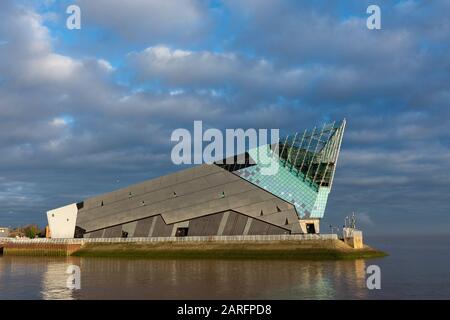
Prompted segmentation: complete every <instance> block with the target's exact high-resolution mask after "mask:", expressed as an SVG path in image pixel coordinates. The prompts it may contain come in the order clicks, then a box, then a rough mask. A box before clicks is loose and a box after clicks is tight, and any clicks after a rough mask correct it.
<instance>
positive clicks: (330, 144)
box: [230, 120, 346, 219]
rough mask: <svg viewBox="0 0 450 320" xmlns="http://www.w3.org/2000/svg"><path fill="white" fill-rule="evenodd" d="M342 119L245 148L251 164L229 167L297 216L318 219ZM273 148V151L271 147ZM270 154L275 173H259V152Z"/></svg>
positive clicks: (333, 166)
mask: <svg viewBox="0 0 450 320" xmlns="http://www.w3.org/2000/svg"><path fill="white" fill-rule="evenodd" d="M345 124H346V123H345V120H343V121H342V122H341V123H339V124H336V123H332V124H325V125H324V126H323V127H321V128H319V129H318V128H314V129H313V130H310V131H308V130H305V131H303V132H302V133H294V134H292V135H289V136H287V137H285V138H284V139H281V141H280V143H279V145H278V146H274V145H272V146H269V145H265V146H260V147H257V148H254V149H251V150H249V151H248V154H249V155H250V157H251V158H252V159H253V161H254V163H256V164H255V165H252V166H246V167H244V168H236V169H237V170H234V171H232V170H230V171H232V172H233V173H234V174H236V175H238V176H240V177H241V178H243V179H245V180H247V181H249V182H251V183H253V184H255V185H257V186H259V187H260V188H263V189H265V190H267V191H269V192H270V193H272V194H274V195H276V196H277V197H279V198H281V199H283V200H285V201H287V202H289V203H291V204H293V205H294V207H295V208H296V211H297V214H298V217H299V218H300V219H309V218H322V217H323V216H324V212H325V208H326V203H327V199H328V194H329V192H330V190H331V185H332V182H333V177H334V172H335V169H336V162H337V159H338V156H339V150H340V146H341V142H342V137H343V134H344V130H345ZM272 149H273V150H272ZM262 152H266V153H270V154H272V155H273V156H274V157H275V158H276V161H278V172H277V173H276V174H273V175H267V174H264V173H263V172H262V168H263V167H264V165H263V164H261V163H259V161H257V159H259V154H260V153H262Z"/></svg>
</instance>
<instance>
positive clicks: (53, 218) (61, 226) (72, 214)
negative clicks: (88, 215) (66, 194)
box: [47, 203, 78, 239]
mask: <svg viewBox="0 0 450 320" xmlns="http://www.w3.org/2000/svg"><path fill="white" fill-rule="evenodd" d="M77 213H78V208H77V205H76V204H75V203H74V204H69V205H68V206H65V207H61V208H58V209H54V210H50V211H48V212H47V220H48V225H49V227H50V233H51V237H52V238H56V239H58V238H73V237H74V233H75V225H76V221H77Z"/></svg>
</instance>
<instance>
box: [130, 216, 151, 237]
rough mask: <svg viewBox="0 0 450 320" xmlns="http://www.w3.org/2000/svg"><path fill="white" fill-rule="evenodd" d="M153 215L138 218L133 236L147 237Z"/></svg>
mask: <svg viewBox="0 0 450 320" xmlns="http://www.w3.org/2000/svg"><path fill="white" fill-rule="evenodd" d="M153 219H155V217H150V218H146V219H142V220H139V221H138V222H137V224H136V229H135V230H134V235H133V237H147V236H148V233H149V232H150V227H151V226H152V222H153Z"/></svg>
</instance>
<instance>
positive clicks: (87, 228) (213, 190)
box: [47, 120, 346, 238]
mask: <svg viewBox="0 0 450 320" xmlns="http://www.w3.org/2000/svg"><path fill="white" fill-rule="evenodd" d="M345 124H346V123H345V120H343V121H341V122H339V123H336V122H335V123H331V124H326V125H323V126H320V127H316V128H314V129H312V130H304V131H301V132H297V133H294V134H292V135H288V136H287V137H284V138H282V139H280V143H279V144H276V145H275V144H273V145H271V144H268V145H264V146H258V147H256V148H254V149H250V150H248V151H247V152H246V153H245V154H243V155H240V156H241V157H238V156H235V157H231V158H229V159H226V160H225V161H221V162H220V163H213V164H203V165H199V166H196V167H192V168H190V169H186V170H182V171H178V172H175V173H172V174H169V175H166V176H162V177H159V178H156V179H152V180H149V181H145V182H142V183H139V184H136V185H132V186H129V187H127V188H124V189H120V190H117V191H112V192H110V193H106V194H102V195H98V196H95V197H92V198H89V199H86V200H84V201H81V202H79V203H74V204H70V205H67V206H64V207H61V208H57V209H53V210H50V211H48V212H47V219H48V224H49V227H50V233H51V237H52V238H117V237H122V238H130V237H184V236H231V235H280V234H305V233H319V231H320V219H321V218H323V216H324V212H325V208H326V203H327V199H328V195H329V193H330V191H331V188H332V184H333V178H334V174H335V170H336V163H337V160H338V157H339V150H340V147H341V142H342V137H343V134H344V129H345ZM260 152H266V153H267V154H270V155H271V156H272V157H273V161H276V163H277V164H278V166H277V168H278V169H277V170H276V172H275V173H274V174H267V173H265V172H264V166H263V164H260V163H258V160H257V159H258V157H259V156H258V154H259V153H260ZM238 158H240V159H244V161H237V159H238Z"/></svg>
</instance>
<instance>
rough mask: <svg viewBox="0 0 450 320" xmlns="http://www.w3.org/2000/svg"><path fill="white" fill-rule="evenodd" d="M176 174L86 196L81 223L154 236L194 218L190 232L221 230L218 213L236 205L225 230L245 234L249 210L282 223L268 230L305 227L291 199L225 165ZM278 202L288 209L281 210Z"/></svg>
mask: <svg viewBox="0 0 450 320" xmlns="http://www.w3.org/2000/svg"><path fill="white" fill-rule="evenodd" d="M170 176H171V177H170V178H165V177H161V178H157V179H154V180H150V181H146V182H143V183H140V184H138V185H134V186H130V187H129V188H124V189H121V190H118V191H115V192H111V193H108V194H105V195H101V196H96V197H94V198H91V199H88V200H86V201H85V206H84V208H82V209H80V210H79V212H78V218H77V225H78V226H80V227H81V228H83V229H85V230H86V231H87V233H88V234H89V232H91V233H90V234H89V237H101V236H102V235H103V234H100V231H98V232H92V230H99V229H105V228H109V227H111V226H115V225H119V224H121V225H125V224H127V228H125V229H127V230H130V231H131V230H133V231H134V232H132V233H131V232H129V231H126V230H125V229H123V230H125V231H126V232H128V236H129V237H131V236H133V237H148V236H149V233H150V229H152V234H151V235H150V236H152V237H163V236H170V235H171V234H172V233H173V228H174V227H175V226H174V225H173V224H175V223H179V222H182V221H190V222H191V224H190V225H189V232H188V233H189V235H195V234H199V235H200V234H202V235H216V234H217V233H218V231H219V225H220V221H221V217H222V214H220V216H219V215H215V214H217V213H219V212H225V211H228V210H234V212H233V211H230V213H229V217H228V219H227V221H226V223H225V221H224V223H223V226H222V228H221V234H222V235H240V234H242V233H243V232H244V228H245V225H246V222H247V216H250V217H256V218H257V219H258V220H264V221H266V222H268V223H269V224H275V225H278V226H280V227H281V230H276V229H273V228H272V227H270V228H269V229H268V230H272V229H273V231H266V232H269V233H270V232H271V233H270V234H273V232H281V233H284V232H285V229H289V230H291V231H293V232H296V231H297V230H300V227H299V226H298V228H296V226H297V225H298V222H296V221H298V220H297V218H296V217H297V215H296V210H295V208H294V207H293V206H292V205H291V204H289V203H288V202H285V201H284V200H282V199H280V198H278V197H276V196H274V195H273V194H271V193H269V192H267V191H265V190H263V189H261V188H259V187H256V186H254V185H253V184H251V183H250V182H248V181H246V180H244V179H241V178H240V177H238V176H236V175H234V174H233V173H230V172H228V171H226V170H224V169H222V168H220V167H219V166H216V165H201V166H198V167H194V168H190V169H187V170H183V171H180V172H176V173H174V174H172V175H170ZM130 193H131V194H130ZM102 199H103V200H102ZM102 201H103V206H102V205H101V203H102ZM94 204H95V207H94ZM277 206H278V207H279V209H281V210H282V212H278V210H277V209H276V207H277ZM261 210H262V211H263V215H262V216H261V215H260V213H261ZM236 211H237V212H240V213H242V214H238V213H236ZM153 217H154V219H153ZM203 217H205V218H204V219H203ZM286 217H289V225H284V223H285V220H286ZM200 218H202V219H200ZM216 218H217V221H216V220H215V219H216ZM197 219H198V220H197ZM133 221H134V223H135V228H134V226H130V229H128V224H130V223H132V222H133ZM153 221H154V224H153V223H152V222H153ZM254 223H255V225H253V224H254ZM254 223H252V224H251V225H250V228H247V230H246V231H249V234H252V233H254V232H263V231H264V230H265V229H264V227H263V226H262V225H260V224H259V223H256V221H254ZM258 226H259V228H261V229H258V230H262V231H255V230H256V229H255V228H257V227H258ZM205 230H207V231H205ZM300 231H301V230H300ZM107 234H109V231H108V233H107ZM119 236H120V235H119Z"/></svg>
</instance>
